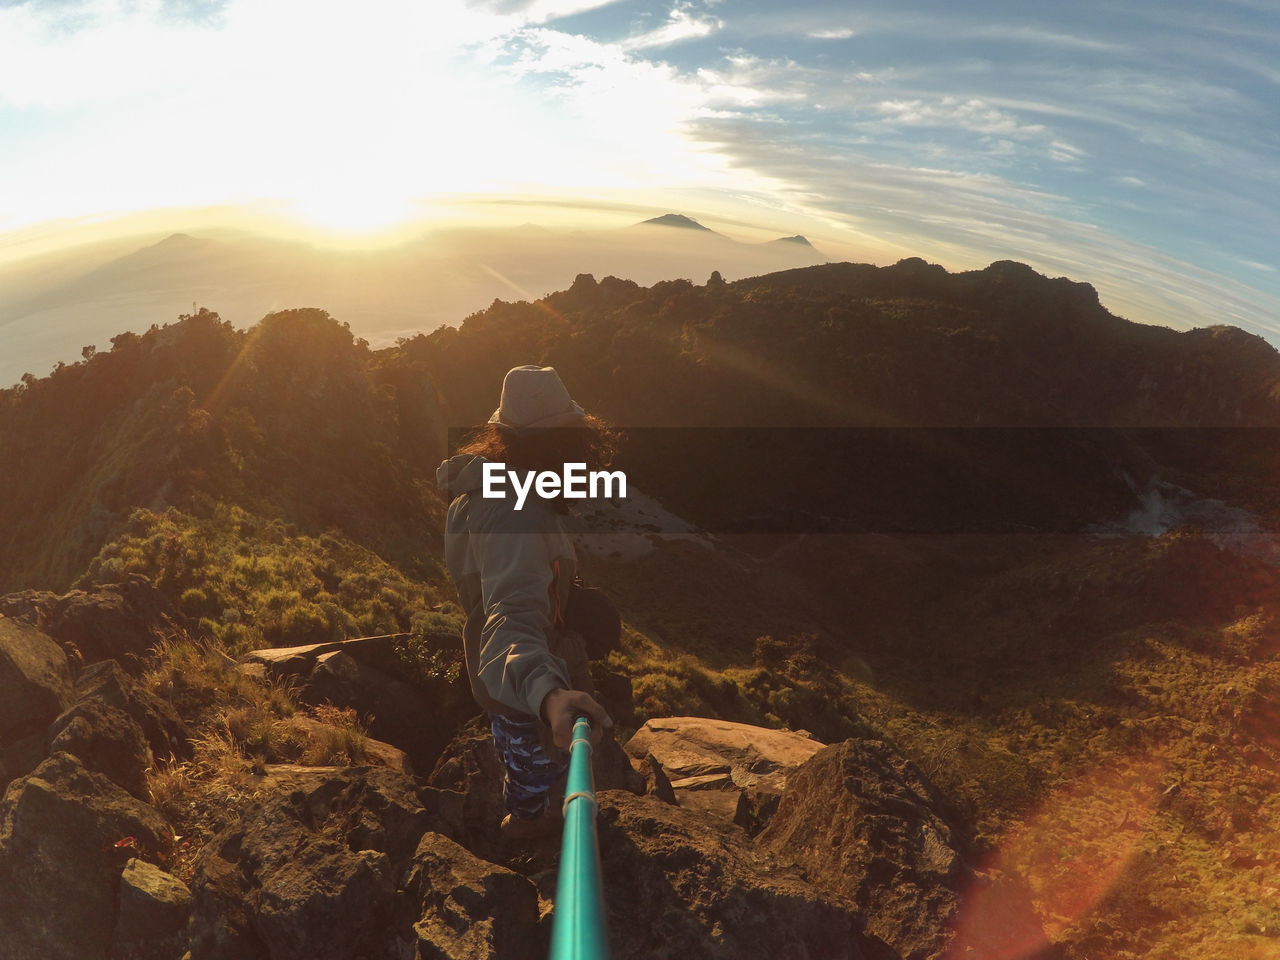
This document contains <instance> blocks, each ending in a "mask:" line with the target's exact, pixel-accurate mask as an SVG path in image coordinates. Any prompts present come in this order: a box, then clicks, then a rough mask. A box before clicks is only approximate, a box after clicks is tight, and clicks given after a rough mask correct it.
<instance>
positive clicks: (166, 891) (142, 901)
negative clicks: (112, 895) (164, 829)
mask: <svg viewBox="0 0 1280 960" xmlns="http://www.w3.org/2000/svg"><path fill="white" fill-rule="evenodd" d="M190 913H191V891H190V890H188V889H187V887H186V885H185V884H183V883H182V881H181V880H179V879H177V878H176V877H174V876H172V875H171V874H168V873H165V872H164V871H163V870H161V869H160V868H159V867H157V866H155V865H154V864H151V863H147V862H146V861H145V860H130V861H129V862H128V863H127V864H125V868H124V872H123V873H122V874H121V875H120V905H119V909H118V911H117V914H116V928H115V936H114V938H113V941H112V947H111V960H174V958H175V957H178V956H180V955H181V954H182V952H183V950H184V949H185V947H186V930H187V919H188V917H189V916H190Z"/></svg>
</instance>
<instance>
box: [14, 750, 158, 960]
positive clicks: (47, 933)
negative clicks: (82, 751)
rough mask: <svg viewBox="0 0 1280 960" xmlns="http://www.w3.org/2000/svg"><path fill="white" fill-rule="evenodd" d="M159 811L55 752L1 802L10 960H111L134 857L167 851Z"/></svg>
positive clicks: (103, 777) (18, 783) (73, 758)
mask: <svg viewBox="0 0 1280 960" xmlns="http://www.w3.org/2000/svg"><path fill="white" fill-rule="evenodd" d="M169 837H170V830H169V826H168V824H167V823H165V821H164V819H163V818H162V817H161V816H160V815H159V814H158V813H157V812H156V811H155V810H153V809H152V808H151V807H149V806H147V805H146V804H144V803H142V802H140V801H139V800H137V799H136V798H135V797H133V796H131V795H130V794H129V793H127V792H125V791H124V790H123V789H121V788H120V787H119V786H117V785H116V784H115V783H113V782H112V781H111V780H109V779H108V778H107V777H105V776H103V775H102V774H98V773H91V772H90V771H88V770H86V769H85V768H84V766H83V765H82V764H81V763H80V761H79V760H78V759H76V757H74V756H72V755H71V754H68V753H56V754H54V755H53V756H52V757H50V758H49V759H47V760H45V761H44V762H43V763H42V764H40V766H39V767H37V768H36V769H35V771H33V772H32V773H31V774H29V775H28V776H26V777H23V778H21V779H19V780H17V781H15V782H14V783H12V784H10V785H9V788H8V789H7V790H6V791H5V794H4V799H3V800H0V903H3V904H4V909H3V910H0V944H3V945H4V956H5V958H6V960H106V958H107V955H108V953H109V950H110V948H111V943H112V938H113V934H114V932H115V928H116V914H117V887H118V885H119V880H120V873H121V870H122V868H123V867H124V866H125V863H126V861H127V860H128V859H130V857H133V856H135V855H138V854H140V853H141V854H145V855H146V856H149V857H156V856H158V855H161V854H163V853H164V852H166V851H167V849H168V845H169Z"/></svg>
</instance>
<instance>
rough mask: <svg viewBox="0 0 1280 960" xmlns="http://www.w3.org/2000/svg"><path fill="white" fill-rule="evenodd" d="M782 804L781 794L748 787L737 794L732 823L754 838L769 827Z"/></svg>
mask: <svg viewBox="0 0 1280 960" xmlns="http://www.w3.org/2000/svg"><path fill="white" fill-rule="evenodd" d="M781 802H782V796H781V794H778V793H774V792H773V791H772V790H757V789H756V788H754V787H748V788H747V789H746V790H743V791H742V792H741V793H739V794H738V805H737V807H736V808H735V809H734V811H733V822H734V823H736V824H737V825H738V826H740V827H741V828H742V829H743V830H745V831H747V836H749V837H754V836H756V835H757V834H758V833H760V831H761V830H763V829H764V828H765V827H767V826H768V825H769V821H770V820H772V819H773V815H774V814H775V813H777V812H778V806H779V805H780V804H781Z"/></svg>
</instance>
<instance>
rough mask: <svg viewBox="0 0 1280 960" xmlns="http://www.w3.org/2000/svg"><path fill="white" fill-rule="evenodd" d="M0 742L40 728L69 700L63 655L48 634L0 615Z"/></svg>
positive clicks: (66, 671)
mask: <svg viewBox="0 0 1280 960" xmlns="http://www.w3.org/2000/svg"><path fill="white" fill-rule="evenodd" d="M0 691H3V692H4V695H3V697H0V745H5V744H9V743H13V742H14V741H16V740H20V739H22V738H23V737H26V736H29V735H31V734H32V733H35V732H36V731H38V730H43V729H44V728H45V727H47V726H48V725H49V721H51V720H52V719H53V718H54V717H56V716H57V715H58V714H60V713H61V712H62V711H63V710H65V709H66V708H67V706H68V705H69V704H70V703H71V697H72V685H71V672H70V670H69V669H68V666H67V655H66V654H65V653H63V651H62V648H61V647H59V646H58V645H57V644H56V643H55V642H54V641H53V639H52V638H51V637H49V636H48V635H47V634H44V633H42V632H41V631H39V630H37V629H36V628H35V627H32V626H29V625H28V624H26V623H23V622H22V621H20V620H14V619H13V618H11V617H0Z"/></svg>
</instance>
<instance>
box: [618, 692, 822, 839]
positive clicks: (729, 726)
mask: <svg viewBox="0 0 1280 960" xmlns="http://www.w3.org/2000/svg"><path fill="white" fill-rule="evenodd" d="M822 747H823V744H822V743H820V742H819V741H817V740H814V739H813V738H812V737H810V736H809V735H808V734H804V733H793V732H791V731H789V730H766V729H763V728H761V727H753V726H751V725H749V724H745V723H733V722H730V721H728V720H714V719H708V718H705V717H664V718H662V719H651V720H647V721H646V722H645V724H644V726H642V727H641V728H640V729H639V730H638V731H636V734H635V736H633V737H632V738H631V739H630V740H628V741H627V746H626V750H627V753H628V754H630V755H631V756H632V757H633V758H634V759H635V760H637V761H644V762H645V763H646V764H648V765H649V766H650V770H649V776H650V777H651V778H652V779H653V780H654V789H655V791H664V787H663V784H662V780H663V779H665V780H667V781H669V783H670V787H671V789H672V791H673V792H674V799H675V801H676V802H678V803H680V804H682V805H686V806H691V807H694V808H696V809H700V810H703V811H706V812H708V813H712V814H715V815H717V816H719V817H721V818H723V819H726V820H730V821H734V822H737V823H738V825H739V826H742V827H744V828H745V829H747V830H749V831H750V832H753V833H754V832H758V829H759V828H760V827H762V826H763V825H764V823H765V822H767V820H768V818H769V816H770V815H771V814H772V812H773V811H774V810H776V809H777V804H778V799H779V798H780V797H781V796H782V791H783V790H784V789H785V787H786V785H787V780H788V778H789V776H790V775H791V774H792V773H793V772H794V771H795V770H796V769H797V768H799V767H800V765H801V764H803V763H804V762H805V761H807V760H808V759H809V758H810V757H812V756H813V755H814V754H815V753H817V752H818V751H819V750H821V749H822ZM655 763H656V764H657V769H656V770H655V769H654V768H653V766H652V765H653V764H655Z"/></svg>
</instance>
